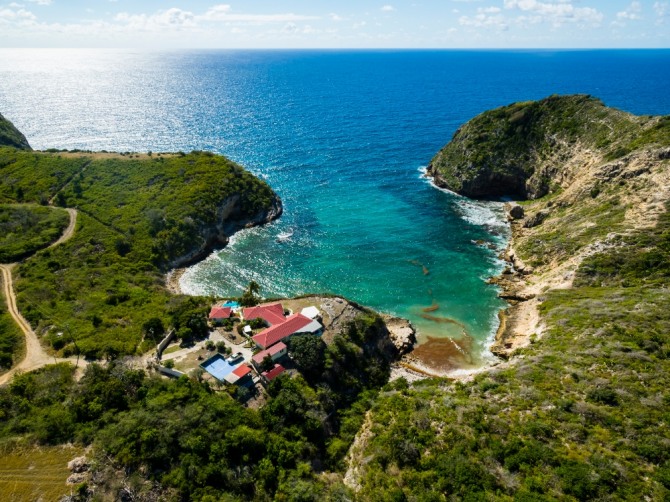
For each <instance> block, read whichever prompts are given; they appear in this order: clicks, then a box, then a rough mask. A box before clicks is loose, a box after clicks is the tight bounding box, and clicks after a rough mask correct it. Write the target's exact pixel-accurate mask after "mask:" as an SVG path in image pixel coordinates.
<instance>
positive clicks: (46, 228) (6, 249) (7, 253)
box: [0, 204, 70, 263]
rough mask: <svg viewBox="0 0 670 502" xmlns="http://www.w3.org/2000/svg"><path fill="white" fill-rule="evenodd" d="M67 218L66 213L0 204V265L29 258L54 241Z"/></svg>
mask: <svg viewBox="0 0 670 502" xmlns="http://www.w3.org/2000/svg"><path fill="white" fill-rule="evenodd" d="M69 221H70V218H69V216H68V214H67V212H66V211H63V210H61V209H56V208H48V207H42V206H37V205H31V204H21V205H9V204H0V263H12V262H15V261H18V260H21V259H23V258H26V257H28V256H31V255H32V254H34V253H35V251H37V250H38V249H42V248H45V247H47V246H48V245H49V244H51V243H52V242H55V241H56V240H58V238H59V237H60V236H61V235H62V233H63V231H64V230H65V228H66V227H67V225H68V223H69Z"/></svg>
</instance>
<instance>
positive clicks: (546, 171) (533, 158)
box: [430, 95, 670, 198]
mask: <svg viewBox="0 0 670 502" xmlns="http://www.w3.org/2000/svg"><path fill="white" fill-rule="evenodd" d="M650 145H670V120H669V119H668V117H636V116H634V115H630V114H628V113H624V112H622V111H619V110H615V109H613V108H608V107H606V106H605V105H603V103H602V102H601V101H600V100H598V99H596V98H593V97H591V96H586V95H573V96H550V97H548V98H545V99H542V100H539V101H528V102H523V103H514V104H512V105H509V106H503V107H501V108H497V109H495V110H490V111H486V112H484V113H482V114H481V115H479V116H477V117H475V118H474V119H472V120H471V121H469V122H468V123H467V124H465V125H463V126H462V127H461V128H459V129H458V131H456V133H455V134H454V137H453V139H452V141H451V142H450V143H449V144H448V145H447V146H445V147H444V148H443V149H442V150H441V151H440V152H439V153H438V154H437V155H436V156H435V158H434V159H433V160H432V161H431V169H430V171H431V172H432V173H433V174H434V175H436V176H437V181H438V182H439V183H441V184H443V185H445V186H446V187H448V188H450V189H451V190H454V191H456V192H458V193H462V194H464V195H468V196H474V197H491V196H500V195H516V196H519V197H521V198H538V197H541V196H543V195H545V194H547V193H549V192H550V191H552V190H553V189H555V187H554V186H552V180H555V178H556V177H555V175H556V173H557V172H560V171H561V170H562V169H563V168H564V167H563V166H565V165H566V164H567V163H568V160H569V159H570V158H571V157H573V156H574V155H575V152H577V151H580V152H581V151H584V152H587V150H588V152H587V153H588V154H589V155H594V154H595V155H598V156H600V157H601V158H603V159H609V160H611V159H615V158H618V157H621V156H623V155H625V154H627V153H629V152H631V151H633V150H635V149H640V148H643V147H646V146H650Z"/></svg>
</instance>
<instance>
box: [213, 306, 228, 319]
mask: <svg viewBox="0 0 670 502" xmlns="http://www.w3.org/2000/svg"><path fill="white" fill-rule="evenodd" d="M232 311H233V309H231V308H230V307H218V306H214V307H212V310H210V311H209V318H210V319H228V318H229V317H230V314H231V313H232Z"/></svg>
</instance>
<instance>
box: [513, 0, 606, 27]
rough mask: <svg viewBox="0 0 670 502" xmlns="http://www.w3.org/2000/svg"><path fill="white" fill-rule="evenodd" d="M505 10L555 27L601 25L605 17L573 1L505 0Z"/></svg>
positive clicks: (595, 10) (591, 8)
mask: <svg viewBox="0 0 670 502" xmlns="http://www.w3.org/2000/svg"><path fill="white" fill-rule="evenodd" d="M505 8H506V9H510V10H520V11H521V12H526V13H529V14H530V15H531V16H538V17H539V18H540V19H541V20H542V22H549V23H552V24H553V25H554V26H561V25H563V24H565V23H581V24H591V25H599V24H600V23H601V22H602V20H603V17H604V16H603V14H602V12H600V11H598V10H597V9H594V8H593V7H575V6H574V5H572V1H571V0H560V1H559V2H557V3H550V2H539V1H538V0H505Z"/></svg>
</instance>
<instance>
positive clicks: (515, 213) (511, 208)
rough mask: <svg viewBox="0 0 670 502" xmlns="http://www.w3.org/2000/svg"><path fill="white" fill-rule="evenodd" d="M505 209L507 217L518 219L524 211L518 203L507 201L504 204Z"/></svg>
mask: <svg viewBox="0 0 670 502" xmlns="http://www.w3.org/2000/svg"><path fill="white" fill-rule="evenodd" d="M505 209H506V210H507V214H508V216H509V218H511V219H513V220H520V219H522V218H523V215H524V211H523V207H521V206H520V205H519V204H517V203H516V202H508V203H506V204H505Z"/></svg>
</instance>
